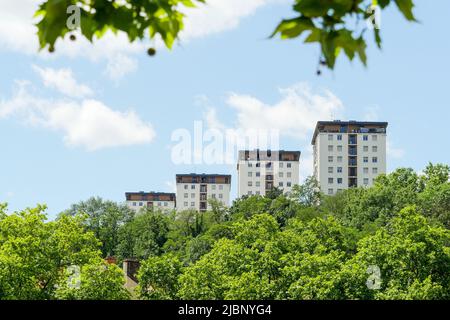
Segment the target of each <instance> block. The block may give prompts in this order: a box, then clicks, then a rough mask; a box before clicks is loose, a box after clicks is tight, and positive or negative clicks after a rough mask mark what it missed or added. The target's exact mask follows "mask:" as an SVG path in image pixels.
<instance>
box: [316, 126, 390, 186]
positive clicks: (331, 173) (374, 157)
mask: <svg viewBox="0 0 450 320" xmlns="http://www.w3.org/2000/svg"><path fill="white" fill-rule="evenodd" d="M387 126H388V123H387V122H362V121H339V120H335V121H319V122H318V123H317V125H316V129H315V132H314V136H313V139H312V145H313V150H314V176H315V178H316V179H317V181H318V182H319V184H320V187H321V190H322V192H323V193H325V194H328V195H334V194H336V193H337V192H339V191H341V190H344V189H347V188H351V187H361V186H366V187H369V186H372V185H373V182H374V179H375V178H376V177H377V176H378V175H380V174H383V173H386V135H387Z"/></svg>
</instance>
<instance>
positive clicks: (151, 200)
mask: <svg viewBox="0 0 450 320" xmlns="http://www.w3.org/2000/svg"><path fill="white" fill-rule="evenodd" d="M125 198H126V203H127V206H128V207H129V208H130V209H132V210H134V211H136V212H137V211H139V210H141V209H142V208H145V207H149V208H156V209H161V210H173V209H175V207H176V199H175V193H162V192H144V191H141V192H127V193H125Z"/></svg>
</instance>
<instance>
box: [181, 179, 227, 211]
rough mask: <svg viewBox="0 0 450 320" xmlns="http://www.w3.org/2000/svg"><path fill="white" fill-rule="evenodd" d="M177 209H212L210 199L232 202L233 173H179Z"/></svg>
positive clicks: (225, 202) (225, 203)
mask: <svg viewBox="0 0 450 320" xmlns="http://www.w3.org/2000/svg"><path fill="white" fill-rule="evenodd" d="M176 182H177V210H179V211H182V210H190V209H193V210H197V211H200V212H204V211H207V210H210V209H211V206H210V205H209V203H208V200H209V199H217V200H218V201H220V202H222V203H223V204H224V205H226V206H229V204H230V190H231V175H222V174H195V173H191V174H177V175H176Z"/></svg>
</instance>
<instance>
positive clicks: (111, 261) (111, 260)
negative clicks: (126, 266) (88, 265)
mask: <svg viewBox="0 0 450 320" xmlns="http://www.w3.org/2000/svg"><path fill="white" fill-rule="evenodd" d="M105 261H106V262H107V263H108V264H117V259H116V257H113V256H109V257H106V258H105Z"/></svg>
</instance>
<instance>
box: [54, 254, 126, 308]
mask: <svg viewBox="0 0 450 320" xmlns="http://www.w3.org/2000/svg"><path fill="white" fill-rule="evenodd" d="M124 285H125V277H124V274H123V271H122V269H120V268H119V267H118V266H116V265H115V264H109V263H107V262H105V261H103V260H102V259H93V260H91V261H90V262H89V263H87V264H85V265H83V266H82V267H81V268H80V269H79V274H78V273H77V272H76V271H75V270H74V269H72V268H66V269H65V270H64V274H63V276H62V277H61V279H60V281H59V283H58V284H57V287H56V291H55V297H56V298H57V299H61V300H128V299H130V294H129V293H128V291H127V290H126V289H125V287H124Z"/></svg>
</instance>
